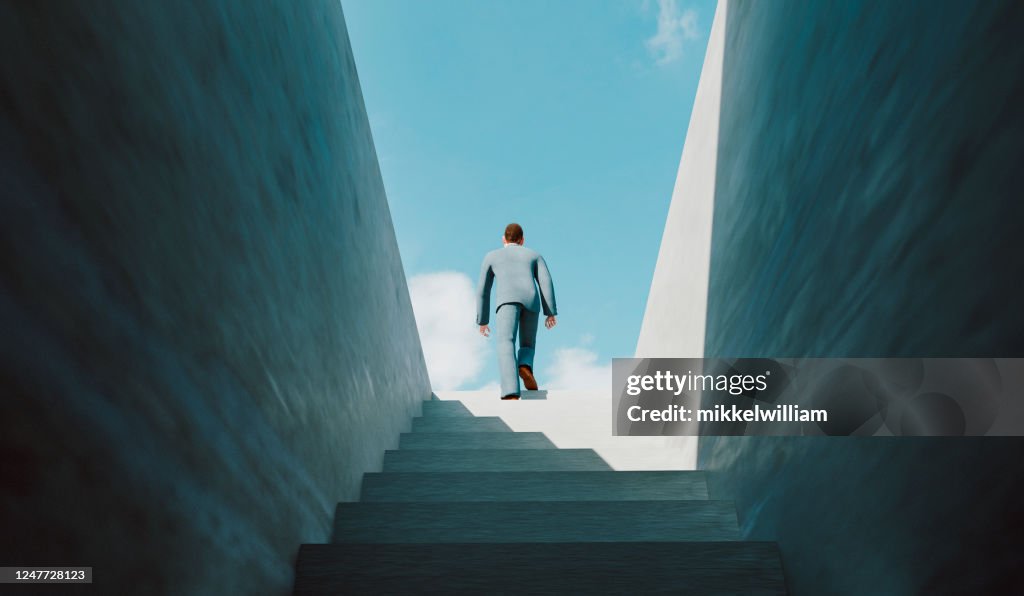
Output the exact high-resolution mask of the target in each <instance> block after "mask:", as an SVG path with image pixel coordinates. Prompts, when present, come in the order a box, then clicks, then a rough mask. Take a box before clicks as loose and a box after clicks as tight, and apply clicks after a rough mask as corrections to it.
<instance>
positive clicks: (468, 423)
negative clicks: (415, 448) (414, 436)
mask: <svg viewBox="0 0 1024 596" xmlns="http://www.w3.org/2000/svg"><path fill="white" fill-rule="evenodd" d="M412 431H413V432H416V433H480V432H505V433H510V432H512V429H511V428H509V427H508V425H507V424H505V422H504V421H502V419H501V418H499V417H497V416H477V417H474V418H462V417H460V416H436V417H431V418H423V417H419V418H413V419H412Z"/></svg>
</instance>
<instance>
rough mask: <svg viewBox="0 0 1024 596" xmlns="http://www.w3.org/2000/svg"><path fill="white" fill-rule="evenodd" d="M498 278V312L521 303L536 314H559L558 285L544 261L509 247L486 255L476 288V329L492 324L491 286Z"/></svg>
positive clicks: (537, 255) (525, 250) (521, 248)
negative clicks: (557, 306)
mask: <svg viewBox="0 0 1024 596" xmlns="http://www.w3.org/2000/svg"><path fill="white" fill-rule="evenodd" d="M495 278H497V279H498V291H497V293H496V295H495V300H494V303H495V310H497V307H499V306H501V305H502V304H508V303H509V302H518V303H520V304H522V305H523V308H525V309H527V310H530V311H533V312H538V311H539V310H540V309H541V308H543V309H544V314H545V315H546V316H549V317H550V316H554V315H557V314H558V309H557V308H556V307H555V285H554V283H552V281H551V273H550V272H549V271H548V265H547V263H545V262H544V257H542V256H540V253H538V252H537V251H535V250H531V249H529V248H526V247H525V246H521V245H519V244H508V245H506V246H504V247H502V248H499V249H496V250H492V251H491V252H489V253H487V255H486V256H485V257H484V262H483V265H481V266H480V282H479V283H478V284H477V286H476V323H477V325H486V324H487V322H488V321H489V320H490V315H491V313H490V310H491V308H490V301H491V285H492V284H493V283H494V279H495ZM537 286H540V292H538V291H537Z"/></svg>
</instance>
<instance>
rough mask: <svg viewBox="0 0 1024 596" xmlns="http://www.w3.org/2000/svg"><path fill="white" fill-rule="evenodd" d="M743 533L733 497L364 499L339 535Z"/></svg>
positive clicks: (680, 536)
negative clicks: (666, 499) (543, 499)
mask: <svg viewBox="0 0 1024 596" xmlns="http://www.w3.org/2000/svg"><path fill="white" fill-rule="evenodd" d="M610 473H614V472H610ZM738 536H739V535H738V532H737V530H736V509H735V508H734V507H733V504H732V502H730V501H708V500H703V501H696V500H695V501H683V500H670V501H493V502H455V503H450V502H447V503H446V502H417V503H381V502H377V503H363V502H360V503H340V504H338V510H337V512H336V514H335V520H334V539H333V542H335V543H352V542H357V543H361V544H388V543H391V544H394V543H399V544H401V543H406V544H415V543H426V542H429V543H434V544H441V543H459V542H503V543H516V542H646V541H650V542H655V541H665V542H686V541H691V540H693V541H698V542H702V541H721V540H736V539H737V538H738Z"/></svg>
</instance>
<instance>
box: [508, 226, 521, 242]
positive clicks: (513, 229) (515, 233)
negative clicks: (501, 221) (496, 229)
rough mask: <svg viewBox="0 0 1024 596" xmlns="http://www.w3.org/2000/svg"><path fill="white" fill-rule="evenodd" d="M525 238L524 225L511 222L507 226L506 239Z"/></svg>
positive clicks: (517, 240) (512, 240) (511, 240)
mask: <svg viewBox="0 0 1024 596" xmlns="http://www.w3.org/2000/svg"><path fill="white" fill-rule="evenodd" d="M522 239H523V226H521V225H519V224H517V223H510V224H508V225H507V226H505V240H508V241H509V242H519V241H520V240H522Z"/></svg>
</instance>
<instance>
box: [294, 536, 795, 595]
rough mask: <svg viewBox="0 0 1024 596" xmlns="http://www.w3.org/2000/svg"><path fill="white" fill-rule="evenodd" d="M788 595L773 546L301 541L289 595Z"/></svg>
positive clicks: (714, 543)
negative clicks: (296, 572) (294, 581)
mask: <svg viewBox="0 0 1024 596" xmlns="http://www.w3.org/2000/svg"><path fill="white" fill-rule="evenodd" d="M424 585H429V586H431V588H432V589H435V590H437V591H440V592H443V593H466V594H553V593H554V594H629V595H633V594H692V595H697V596H702V595H705V594H717V595H721V594H744V595H747V596H755V595H757V596H766V595H769V594H772V595H777V594H785V593H786V585H785V581H784V579H783V577H782V572H781V568H780V566H779V554H778V550H777V548H776V546H775V545H774V544H772V543H750V542H746V543H739V542H675V543H671V542H626V543H614V542H609V543H584V544H581V543H529V544H522V543H520V544H369V545H367V544H306V545H303V546H302V551H301V555H300V557H299V583H297V584H296V586H295V594H296V595H309V594H341V593H346V594H348V593H376V592H385V593H388V594H420V593H422V586H424Z"/></svg>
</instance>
